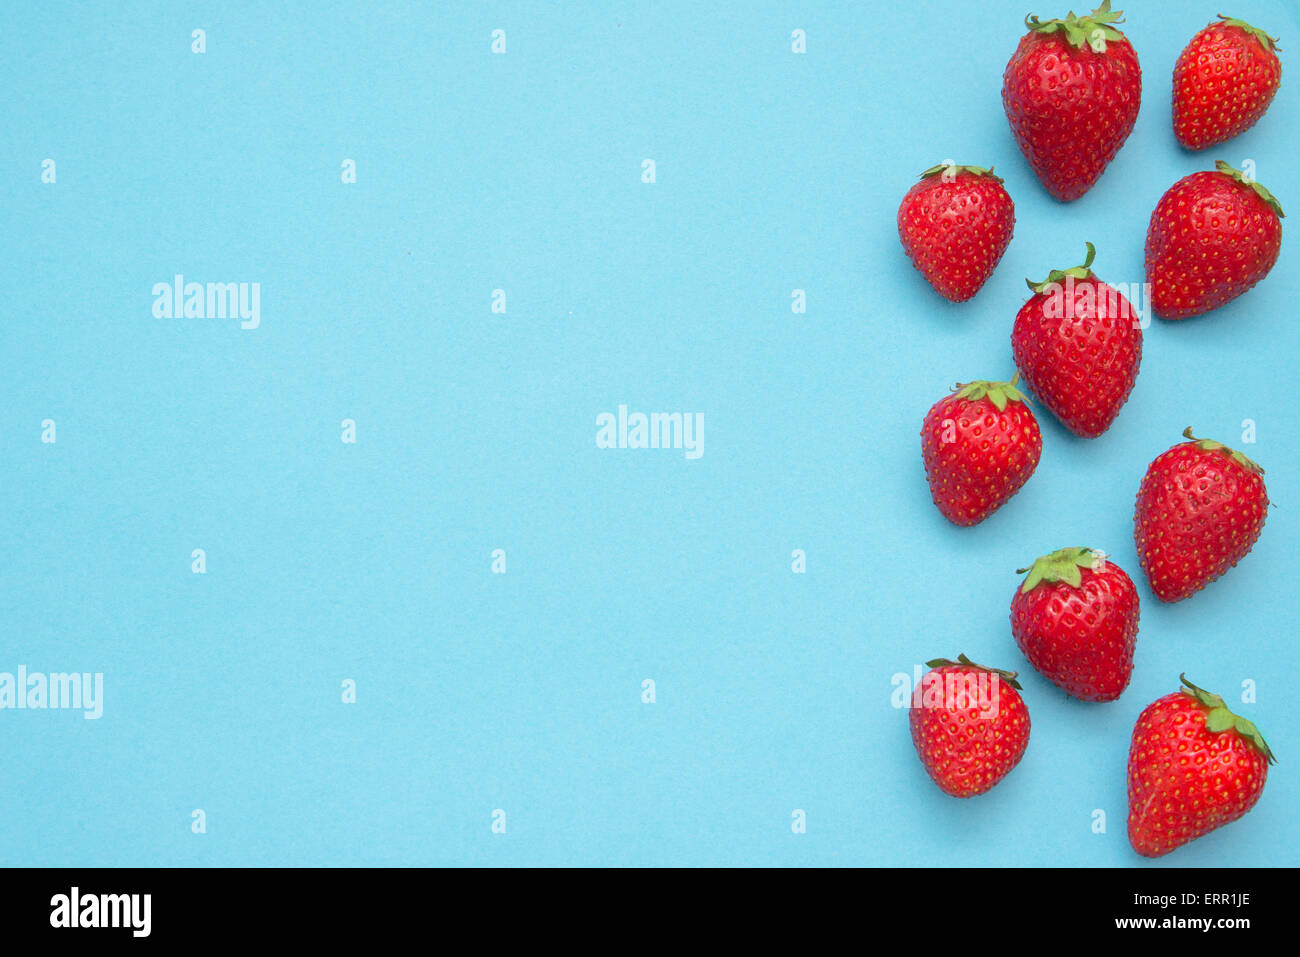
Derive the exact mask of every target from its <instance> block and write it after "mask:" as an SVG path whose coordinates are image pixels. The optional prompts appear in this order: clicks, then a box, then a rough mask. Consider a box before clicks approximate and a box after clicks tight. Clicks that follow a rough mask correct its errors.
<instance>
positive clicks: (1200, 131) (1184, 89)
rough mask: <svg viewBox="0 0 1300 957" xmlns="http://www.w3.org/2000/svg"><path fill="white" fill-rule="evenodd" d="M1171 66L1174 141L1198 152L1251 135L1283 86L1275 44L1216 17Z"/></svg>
mask: <svg viewBox="0 0 1300 957" xmlns="http://www.w3.org/2000/svg"><path fill="white" fill-rule="evenodd" d="M1219 19H1220V20H1222V21H1223V22H1222V23H1211V24H1210V25H1209V26H1208V27H1206V28H1205V29H1204V30H1202V31H1201V32H1200V33H1198V34H1196V36H1194V37H1192V40H1191V42H1190V43H1188V44H1187V46H1186V47H1184V48H1183V52H1182V54H1181V55H1180V56H1179V57H1178V62H1177V63H1176V64H1175V65H1174V135H1175V136H1177V137H1178V142H1179V143H1181V144H1182V145H1183V146H1185V147H1187V148H1188V149H1189V150H1203V149H1205V148H1206V147H1207V146H1214V145H1215V144H1216V143H1223V142H1226V141H1227V140H1230V139H1232V138H1233V137H1234V136H1236V135H1237V134H1238V133H1244V132H1245V131H1246V130H1248V129H1250V128H1251V127H1252V126H1254V125H1255V123H1256V122H1257V121H1258V120H1259V118H1260V117H1261V116H1263V115H1264V111H1265V110H1267V109H1268V105H1269V104H1270V103H1272V102H1273V95H1274V94H1275V93H1277V88H1278V86H1280V85H1281V83H1282V63H1281V61H1279V60H1278V58H1277V54H1276V53H1274V52H1273V51H1274V50H1276V49H1277V41H1276V40H1274V39H1273V38H1272V37H1270V36H1269V35H1268V34H1267V33H1265V32H1264V31H1263V30H1257V29H1255V28H1254V27H1252V26H1251V25H1250V24H1249V23H1246V22H1245V21H1244V20H1233V19H1231V18H1229V17H1225V16H1224V15H1223V14H1219Z"/></svg>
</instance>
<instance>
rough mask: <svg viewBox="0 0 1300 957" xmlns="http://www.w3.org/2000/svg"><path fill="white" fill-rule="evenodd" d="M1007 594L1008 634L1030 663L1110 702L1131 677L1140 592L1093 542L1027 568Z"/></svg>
mask: <svg viewBox="0 0 1300 957" xmlns="http://www.w3.org/2000/svg"><path fill="white" fill-rule="evenodd" d="M1020 572H1022V573H1023V572H1029V575H1028V576H1027V577H1026V578H1025V580H1024V582H1023V583H1022V584H1021V585H1020V588H1019V589H1017V590H1016V593H1015V595H1014V596H1013V597H1012V599H1011V633H1012V634H1013V635H1014V636H1015V639H1016V644H1017V645H1019V646H1020V650H1021V651H1023V652H1024V653H1025V657H1026V658H1028V659H1029V663H1030V664H1031V665H1033V666H1034V667H1035V668H1036V669H1038V672H1039V673H1040V674H1041V675H1042V676H1043V677H1044V678H1046V679H1047V680H1048V681H1050V682H1052V684H1054V685H1056V686H1057V687H1058V688H1061V689H1062V690H1064V691H1065V693H1066V694H1070V695H1074V697H1076V698H1081V699H1083V700H1084V701H1114V700H1115V699H1116V698H1118V697H1119V696H1120V694H1121V693H1122V692H1123V691H1124V689H1125V688H1127V687H1128V681H1129V678H1130V677H1132V675H1133V646H1134V645H1135V644H1136V642H1137V630H1138V593H1137V588H1135V587H1134V586H1133V582H1132V580H1131V579H1130V578H1129V577H1128V575H1126V574H1124V569H1122V568H1120V567H1119V566H1118V565H1115V564H1112V563H1111V562H1108V561H1106V557H1105V556H1104V555H1103V554H1102V553H1101V552H1097V551H1094V550H1093V549H1091V548H1062V549H1061V550H1059V551H1055V552H1052V553H1051V554H1050V555H1044V556H1043V557H1042V558H1039V559H1038V560H1037V561H1035V562H1034V564H1033V565H1032V566H1031V567H1029V568H1022V569H1020Z"/></svg>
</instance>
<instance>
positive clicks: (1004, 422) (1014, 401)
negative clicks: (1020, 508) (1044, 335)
mask: <svg viewBox="0 0 1300 957" xmlns="http://www.w3.org/2000/svg"><path fill="white" fill-rule="evenodd" d="M1019 378H1020V373H1016V374H1015V375H1014V376H1012V378H1011V381H1010V382H985V381H979V382H972V383H970V384H969V385H961V384H958V385H957V386H956V388H955V391H954V392H953V394H952V395H950V396H948V397H947V398H945V399H940V400H939V401H938V402H936V403H935V404H934V405H933V406H932V407H931V408H930V411H929V413H927V414H926V417H925V421H924V422H923V423H922V425H921V454H922V456H923V458H924V459H925V475H926V478H927V479H928V480H929V482H930V495H931V497H932V498H933V499H934V504H935V505H937V506H938V507H939V511H940V512H942V513H943V516H944V518H946V519H948V521H950V522H952V523H953V524H954V525H978V524H979V523H980V522H982V521H984V519H986V518H988V517H989V516H990V515H992V514H993V513H994V512H996V511H997V510H998V509H999V508H1001V507H1002V506H1003V505H1005V504H1006V502H1007V500H1008V499H1009V498H1011V496H1013V495H1015V494H1016V492H1018V491H1020V487H1021V486H1022V485H1024V484H1025V482H1027V481H1029V476H1031V475H1033V474H1034V469H1035V468H1037V467H1038V458H1039V456H1040V455H1041V454H1042V451H1043V436H1042V434H1041V433H1040V432H1039V431H1038V420H1037V419H1035V418H1034V413H1033V412H1031V411H1029V406H1027V405H1026V404H1025V397H1024V395H1023V394H1022V393H1021V391H1020V390H1019V389H1017V388H1016V382H1017V381H1018V380H1019Z"/></svg>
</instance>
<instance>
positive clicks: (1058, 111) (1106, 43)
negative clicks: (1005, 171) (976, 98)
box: [1002, 0, 1142, 200]
mask: <svg viewBox="0 0 1300 957" xmlns="http://www.w3.org/2000/svg"><path fill="white" fill-rule="evenodd" d="M1120 17H1121V14H1120V12H1119V11H1116V12H1114V13H1112V12H1111V10H1110V0H1105V2H1104V3H1102V5H1101V6H1100V7H1098V8H1097V9H1096V10H1094V11H1093V12H1092V14H1091V15H1089V16H1086V17H1076V16H1075V15H1074V14H1073V13H1071V14H1070V15H1069V16H1067V17H1066V18H1065V19H1064V20H1048V21H1046V22H1042V23H1040V22H1039V20H1038V18H1037V17H1029V18H1027V19H1026V20H1025V26H1026V27H1028V28H1029V32H1028V33H1026V34H1025V35H1024V36H1023V37H1021V38H1020V45H1019V46H1018V47H1017V48H1016V52H1015V55H1014V56H1012V57H1011V62H1009V63H1008V64H1007V69H1006V72H1005V73H1003V75H1002V106H1003V108H1004V109H1005V110H1006V114H1007V120H1008V121H1009V122H1010V123H1011V131H1012V132H1013V133H1014V134H1015V136H1016V142H1017V143H1019V144H1020V151H1021V152H1022V153H1024V154H1025V159H1027V160H1029V165H1030V166H1032V167H1033V168H1034V172H1035V173H1037V174H1038V178H1039V179H1040V180H1042V183H1043V185H1044V186H1046V187H1047V191H1048V192H1049V193H1051V194H1052V195H1053V196H1055V197H1056V198H1057V199H1060V200H1071V199H1078V198H1079V197H1080V196H1082V195H1083V194H1084V193H1086V192H1087V191H1088V190H1089V189H1091V188H1092V184H1093V183H1095V182H1097V179H1098V177H1100V176H1101V174H1102V172H1103V171H1105V169H1106V166H1107V164H1108V163H1110V161H1111V160H1112V159H1114V158H1115V154H1116V153H1117V152H1119V148H1120V147H1121V146H1123V145H1124V141H1125V140H1126V139H1128V135H1129V133H1131V132H1132V130H1133V124H1134V122H1135V121H1136V120H1137V115H1138V107H1139V106H1140V104H1141V102H1142V69H1141V67H1139V66H1138V58H1137V54H1136V53H1134V52H1133V47H1132V46H1130V45H1129V42H1128V40H1127V39H1126V38H1125V36H1124V34H1122V33H1120V32H1119V31H1118V30H1116V29H1115V27H1114V26H1112V24H1115V23H1120V22H1122V21H1121V19H1120Z"/></svg>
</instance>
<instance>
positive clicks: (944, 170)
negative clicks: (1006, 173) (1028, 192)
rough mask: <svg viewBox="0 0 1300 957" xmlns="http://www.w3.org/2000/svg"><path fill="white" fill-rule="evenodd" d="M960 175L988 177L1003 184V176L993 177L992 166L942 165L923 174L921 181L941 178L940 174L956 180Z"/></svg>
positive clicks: (932, 167) (933, 167)
mask: <svg viewBox="0 0 1300 957" xmlns="http://www.w3.org/2000/svg"><path fill="white" fill-rule="evenodd" d="M958 173H969V174H970V175H972V176H988V177H990V178H991V179H993V180H994V181H995V182H998V183H1000V182H1002V177H1001V176H994V175H993V167H992V166H990V167H989V168H988V169H985V168H984V167H983V166H961V165H958V164H956V163H940V164H939V165H938V166H931V167H930V168H929V169H928V170H926V171H925V172H924V173H922V174H921V179H929V178H930V177H931V176H939V175H940V174H943V175H946V176H952V177H954V178H955V177H956V176H957V174H958Z"/></svg>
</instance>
